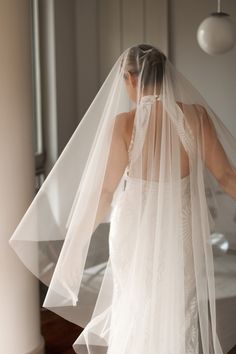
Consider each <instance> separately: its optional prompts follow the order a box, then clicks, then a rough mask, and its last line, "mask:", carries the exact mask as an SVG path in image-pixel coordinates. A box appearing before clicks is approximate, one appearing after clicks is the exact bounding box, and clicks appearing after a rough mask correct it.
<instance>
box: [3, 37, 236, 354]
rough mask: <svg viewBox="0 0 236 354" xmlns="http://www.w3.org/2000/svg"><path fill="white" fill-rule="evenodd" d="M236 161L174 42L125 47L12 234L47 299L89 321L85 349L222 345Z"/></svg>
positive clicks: (176, 353)
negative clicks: (220, 284) (101, 249)
mask: <svg viewBox="0 0 236 354" xmlns="http://www.w3.org/2000/svg"><path fill="white" fill-rule="evenodd" d="M235 166H236V139H235V138H234V137H233V136H232V135H231V134H230V132H229V131H228V130H227V128H226V127H225V126H224V124H223V123H222V122H221V120H220V119H219V118H218V117H217V116H216V114H215V113H214V112H213V110H212V109H211V108H210V107H209V106H208V104H207V103H206V101H205V100H204V99H203V97H202V96H201V95H200V94H199V92H198V91H197V90H196V89H195V88H194V87H193V86H192V85H191V84H190V83H189V82H188V80H186V78H184V77H183V75H181V74H180V73H179V72H178V71H177V70H176V69H175V68H174V67H173V65H172V64H171V63H170V61H169V60H168V59H167V57H166V56H165V55H164V53H162V52H161V51H160V50H159V49H157V48H155V47H153V46H151V45H147V44H141V45H137V46H133V47H131V48H128V49H127V50H126V51H125V52H124V53H122V55H121V56H120V57H119V58H118V60H117V62H116V63H115V65H114V67H113V68H112V70H111V72H110V74H109V75H108V78H107V79H106V81H105V83H104V84H103V86H102V87H101V89H100V91H99V93H98V94H97V96H96V97H95V99H94V101H93V102H92V104H91V106H90V108H89V109H88V111H87V113H86V114H85V116H84V118H83V119H82V121H81V123H80V124H79V126H78V127H77V129H76V131H75V132H74V134H73V135H72V137H71V139H70V141H69V143H68V144H67V146H66V148H65V149H64V151H63V152H62V154H61V156H60V157H59V159H58V161H57V163H56V164H55V166H54V167H53V169H52V171H51V172H50V174H49V175H48V177H47V178H46V180H45V182H44V184H43V185H42V187H41V189H40V190H39V192H38V194H37V195H36V197H35V199H34V200H33V202H32V204H31V205H30V207H29V209H28V210H27V212H26V214H25V215H24V217H23V218H22V221H21V222H20V224H19V225H18V227H17V229H16V230H15V232H14V234H13V235H12V237H11V239H10V244H11V246H12V247H13V249H14V250H15V251H16V253H17V254H18V256H19V257H20V258H21V259H22V261H23V262H24V264H25V265H26V266H27V267H28V268H29V269H30V270H31V271H32V272H33V273H34V274H35V275H36V276H37V277H39V278H40V279H41V280H42V281H43V282H44V283H45V284H46V285H48V287H49V288H48V292H47V295H46V298H45V300H44V303H43V306H44V307H46V308H49V309H50V310H52V311H54V312H56V313H58V314H59V315H61V316H62V317H64V318H66V319H68V320H70V321H72V322H74V323H77V324H78V325H80V326H82V327H84V330H83V332H82V333H81V334H80V335H79V337H78V338H77V340H76V341H75V342H74V343H73V348H74V350H75V352H76V353H109V354H139V353H140V354H141V353H142V354H143V353H147V354H154V353H161V354H193V353H194V354H200V353H202V354H222V353H223V351H222V348H221V344H220V341H219V338H218V335H217V329H216V311H215V282H214V267H213V254H212V246H211V233H212V232H217V230H221V233H222V225H220V224H219V221H218V219H217V217H215V215H217V213H218V214H220V213H223V211H222V210H221V209H220V204H219V202H218V200H219V195H221V197H222V195H223V196H229V197H230V198H231V201H232V199H233V200H234V201H236V171H235ZM219 190H220V194H219ZM228 200H229V199H227V198H226V201H228ZM228 204H229V208H232V204H230V203H228ZM213 208H214V210H215V211H217V213H216V212H215V213H212V210H213ZM107 219H109V222H110V231H109V235H108V246H109V256H108V259H107V261H106V262H105V266H104V264H102V265H103V273H102V272H101V269H102V267H101V262H100V263H99V261H98V250H96V249H94V247H92V242H91V240H92V237H95V236H94V235H95V230H96V229H97V226H98V225H99V224H101V223H103V222H106V221H107ZM221 220H222V218H221ZM232 222H233V220H232ZM223 232H224V233H225V234H226V236H227V229H225V230H223ZM32 241H34V242H32ZM91 259H93V261H94V262H93V263H94V267H92V268H94V269H96V270H95V271H94V272H93V275H92V276H91V278H92V279H93V282H94V283H93V284H96V286H94V285H91V278H90V279H88V271H90V270H91V269H92V268H91V267H89V266H88V263H89V262H88V260H90V263H91ZM99 266H100V268H99ZM96 267H97V268H96Z"/></svg>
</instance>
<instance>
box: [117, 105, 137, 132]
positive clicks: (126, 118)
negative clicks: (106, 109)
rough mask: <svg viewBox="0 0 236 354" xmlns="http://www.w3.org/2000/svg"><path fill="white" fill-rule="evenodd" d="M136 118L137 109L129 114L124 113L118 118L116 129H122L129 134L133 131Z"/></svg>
mask: <svg viewBox="0 0 236 354" xmlns="http://www.w3.org/2000/svg"><path fill="white" fill-rule="evenodd" d="M134 116H135V109H133V110H132V111H129V112H122V113H119V114H118V115H117V116H116V122H115V124H116V127H117V129H121V130H123V131H126V132H129V131H130V130H131V131H132V129H133V123H134Z"/></svg>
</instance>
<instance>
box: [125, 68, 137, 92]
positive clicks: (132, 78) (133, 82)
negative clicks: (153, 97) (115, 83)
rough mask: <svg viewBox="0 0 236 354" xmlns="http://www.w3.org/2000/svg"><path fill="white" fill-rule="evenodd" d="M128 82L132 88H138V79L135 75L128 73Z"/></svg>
mask: <svg viewBox="0 0 236 354" xmlns="http://www.w3.org/2000/svg"><path fill="white" fill-rule="evenodd" d="M127 81H128V83H129V85H130V86H131V87H133V88H134V87H136V86H137V79H136V76H135V75H134V74H131V73H130V72H129V71H128V72H127Z"/></svg>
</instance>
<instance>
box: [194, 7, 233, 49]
mask: <svg viewBox="0 0 236 354" xmlns="http://www.w3.org/2000/svg"><path fill="white" fill-rule="evenodd" d="M197 40H198V44H199V46H200V47H201V48H202V50H203V51H204V52H206V53H207V54H210V55H217V54H223V53H226V52H228V51H229V50H231V49H232V48H233V47H234V45H235V42H236V29H235V24H234V23H233V22H232V20H231V18H230V16H229V14H226V13H224V12H222V11H221V1H220V0H218V7H217V12H213V13H212V14H211V15H210V16H209V17H207V18H205V19H204V20H203V21H202V22H201V24H200V26H199V27H198V30H197Z"/></svg>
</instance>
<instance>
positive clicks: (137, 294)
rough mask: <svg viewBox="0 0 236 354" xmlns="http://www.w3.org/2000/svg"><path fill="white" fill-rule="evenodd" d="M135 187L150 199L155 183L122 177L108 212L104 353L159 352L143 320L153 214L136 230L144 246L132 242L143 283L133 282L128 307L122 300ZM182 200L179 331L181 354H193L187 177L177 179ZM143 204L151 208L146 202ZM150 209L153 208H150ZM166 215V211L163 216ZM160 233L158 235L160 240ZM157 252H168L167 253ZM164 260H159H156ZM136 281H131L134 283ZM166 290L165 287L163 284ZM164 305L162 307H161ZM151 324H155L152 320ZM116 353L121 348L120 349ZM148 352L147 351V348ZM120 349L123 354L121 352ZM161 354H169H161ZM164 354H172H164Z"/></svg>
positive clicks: (193, 289)
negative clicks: (110, 281) (109, 287)
mask: <svg viewBox="0 0 236 354" xmlns="http://www.w3.org/2000/svg"><path fill="white" fill-rule="evenodd" d="M139 183H143V184H144V194H143V198H144V199H145V190H146V188H152V189H153V193H152V197H153V198H156V193H157V182H145V181H140V180H136V179H135V178H131V177H129V176H127V182H126V187H125V190H124V191H123V193H122V194H121V196H120V199H119V200H118V201H117V205H116V209H115V210H114V213H113V219H112V223H111V230H110V235H109V240H110V260H111V265H112V271H113V277H114V289H115V291H114V298H113V302H112V309H111V312H112V313H111V330H110V337H109V349H108V353H110V354H118V353H120V352H122V353H123V352H127V354H138V353H140V354H141V353H148V354H153V353H154V352H153V351H150V350H152V348H155V353H164V351H163V349H162V346H161V345H162V344H161V343H162V341H161V335H162V333H157V334H156V343H149V341H148V340H149V315H150V296H149V294H150V289H151V287H152V284H151V269H150V264H152V249H153V247H152V228H153V225H155V210H153V213H150V215H149V216H148V223H147V217H145V224H143V225H142V232H140V233H141V234H142V235H143V239H144V238H145V237H148V238H149V240H150V242H149V243H147V242H142V239H140V242H139V243H137V244H138V247H139V249H137V250H136V251H135V252H139V253H140V262H141V261H142V265H143V267H144V269H143V271H144V272H145V277H144V279H145V283H143V284H139V283H137V284H136V285H137V287H136V289H134V293H133V299H130V300H131V301H130V302H129V301H128V299H127V296H126V291H127V289H129V284H128V281H129V279H128V277H127V275H128V274H129V267H130V261H131V259H132V253H133V252H134V250H133V248H132V247H133V244H134V243H135V244H136V242H134V240H133V238H135V237H136V234H135V233H134V232H133V230H134V224H135V219H136V218H137V217H138V215H136V212H135V211H136V209H135V203H136V195H137V194H136V193H137V191H136V188H137V187H138V184H139ZM181 183H182V195H183V210H182V220H183V225H184V233H183V244H184V259H185V296H186V297H185V311H186V312H185V321H186V323H183V331H184V330H185V331H186V333H185V336H186V339H187V341H186V353H188V354H198V353H199V351H198V313H197V300H196V287H195V278H194V268H193V267H194V264H193V253H192V241H191V223H190V199H189V176H185V177H184V178H182V182H181ZM166 194H167V195H168V184H167V185H166ZM149 203H152V201H151V200H149ZM154 205H155V204H154ZM166 212H168V211H166ZM164 236H165V232H164V230H163V237H164ZM160 252H168V250H167V249H163V250H160ZM161 259H162V260H163V259H164V258H163V257H162V258H161ZM138 279H140V278H139V277H137V280H138ZM159 281H160V282H167V283H168V279H167V278H166V276H165V265H164V264H160V263H159ZM167 288H168V284H167ZM164 295H165V294H161V293H160V301H165V298H164ZM163 306H164V303H163ZM156 321H160V319H159V318H156ZM127 331H129V332H130V336H129V341H128V342H127V343H123V342H122V337H123V336H122V333H123V332H124V333H127ZM121 348H122V349H121ZM149 348H150V349H149ZM124 349H126V351H125V350H124ZM165 354H169V353H166V352H165ZM170 354H173V353H171V352H170Z"/></svg>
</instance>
